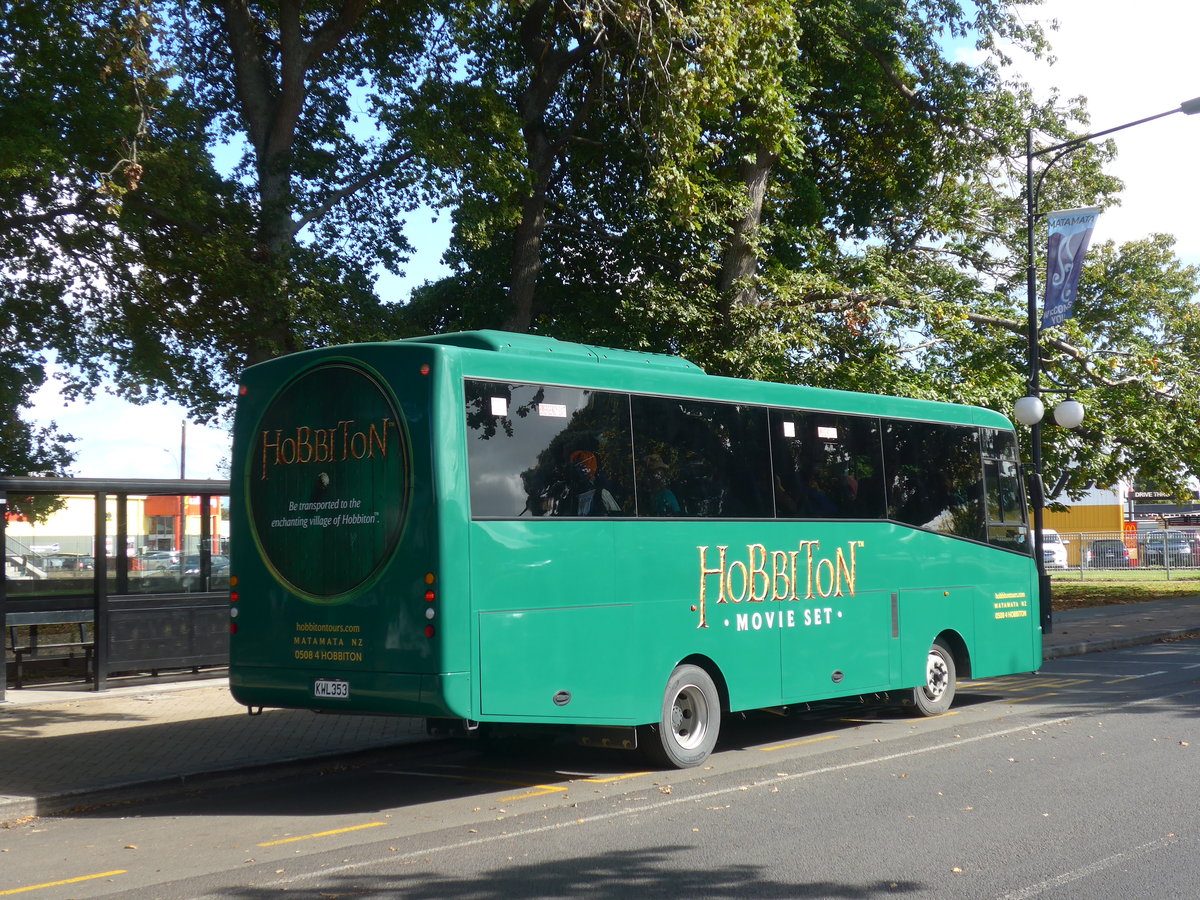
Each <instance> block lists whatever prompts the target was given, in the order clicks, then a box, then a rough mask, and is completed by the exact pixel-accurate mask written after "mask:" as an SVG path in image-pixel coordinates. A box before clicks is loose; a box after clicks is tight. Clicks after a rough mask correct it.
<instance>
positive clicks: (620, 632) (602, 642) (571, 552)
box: [470, 520, 637, 722]
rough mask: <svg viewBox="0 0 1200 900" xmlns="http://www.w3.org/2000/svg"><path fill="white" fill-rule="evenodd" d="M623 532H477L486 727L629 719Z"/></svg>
mask: <svg viewBox="0 0 1200 900" xmlns="http://www.w3.org/2000/svg"><path fill="white" fill-rule="evenodd" d="M617 526H618V523H615V522H607V521H597V520H575V521H572V520H552V521H546V520H541V521H528V520H527V521H518V522H512V521H509V522H486V521H480V522H475V523H473V524H472V526H471V529H470V531H471V538H470V540H471V554H470V560H471V573H470V574H471V591H472V604H473V609H474V615H475V625H476V628H477V635H478V637H477V639H478V650H477V653H478V656H477V671H478V673H479V702H480V717H481V718H482V719H484V720H489V719H490V720H506V721H537V720H541V719H544V718H552V719H555V720H558V721H563V722H567V721H572V722H596V721H631V720H630V719H629V716H630V709H631V705H632V704H633V695H632V686H633V684H634V677H635V675H634V671H633V666H634V661H633V656H634V652H635V648H636V645H637V640H636V636H635V634H634V633H633V628H634V615H633V607H632V605H631V603H630V595H629V594H625V595H621V593H620V592H619V591H618V590H617V575H618V573H617V565H616V562H617V561H616V558H615V556H614V552H613V542H614V528H615V527H617ZM556 698H557V699H558V701H559V702H558V703H556V702H555V699H556Z"/></svg>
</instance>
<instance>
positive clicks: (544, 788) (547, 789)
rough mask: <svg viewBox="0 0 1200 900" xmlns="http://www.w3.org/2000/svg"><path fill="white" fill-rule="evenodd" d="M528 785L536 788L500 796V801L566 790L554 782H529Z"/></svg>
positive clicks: (506, 801)
mask: <svg viewBox="0 0 1200 900" xmlns="http://www.w3.org/2000/svg"><path fill="white" fill-rule="evenodd" d="M528 786H529V787H531V788H537V790H534V791H529V792H528V793H526V794H513V795H512V796H511V797H501V798H500V802H501V803H510V802H512V801H513V800H529V799H530V798H532V797H545V796H546V795H547V794H564V793H566V791H567V789H566V788H565V787H559V786H558V785H556V784H531V785H528Z"/></svg>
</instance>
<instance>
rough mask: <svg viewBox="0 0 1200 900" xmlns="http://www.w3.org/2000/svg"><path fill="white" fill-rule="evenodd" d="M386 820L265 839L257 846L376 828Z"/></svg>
mask: <svg viewBox="0 0 1200 900" xmlns="http://www.w3.org/2000/svg"><path fill="white" fill-rule="evenodd" d="M386 824H387V822H367V823H366V824H365V825H351V826H350V827H349V828H335V829H333V830H332V831H318V832H317V833H316V834H301V835H298V836H297V837H290V838H281V839H280V840H278V841H266V842H264V843H262V844H259V845H258V846H259V847H278V846H279V845H280V844H293V843H295V842H296V841H307V840H310V839H312V838H322V837H330V836H331V835H335V834H346V833H348V832H351V831H362V830H363V829H364V828H378V827H379V826H380V825H386Z"/></svg>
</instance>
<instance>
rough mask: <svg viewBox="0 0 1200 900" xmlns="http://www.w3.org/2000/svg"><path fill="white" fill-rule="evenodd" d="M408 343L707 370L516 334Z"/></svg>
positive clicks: (657, 356)
mask: <svg viewBox="0 0 1200 900" xmlns="http://www.w3.org/2000/svg"><path fill="white" fill-rule="evenodd" d="M405 340H406V341H408V342H414V343H428V344H447V345H449V346H453V347H463V348H466V349H468V350H492V351H495V352H497V353H520V354H523V355H526V356H540V357H543V358H546V357H549V356H554V357H556V358H558V359H570V360H575V361H579V362H597V363H604V364H606V365H613V364H617V365H626V366H635V367H637V368H643V369H645V368H652V369H667V370H669V371H673V372H692V373H694V374H697V375H703V374H704V370H703V369H701V368H700V367H699V366H698V365H696V364H695V363H693V362H689V361H688V360H686V359H684V358H683V357H682V356H669V355H667V354H665V353H650V352H649V351H643V350H616V349H614V348H611V347H593V346H589V345H587V344H573V343H571V342H570V341H560V340H559V339H558V338H552V337H546V336H544V335H540V334H514V333H510V332H507V331H487V330H483V331H459V332H455V333H451V334H431V335H428V336H426V337H414V338H406V339H405Z"/></svg>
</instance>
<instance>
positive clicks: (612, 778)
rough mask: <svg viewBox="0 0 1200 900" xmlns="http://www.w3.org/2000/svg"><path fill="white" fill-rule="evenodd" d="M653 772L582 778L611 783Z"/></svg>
mask: <svg viewBox="0 0 1200 900" xmlns="http://www.w3.org/2000/svg"><path fill="white" fill-rule="evenodd" d="M652 774H653V773H652V772H630V773H629V774H628V775H609V776H608V777H607V778H581V779H580V781H586V782H588V783H589V784H610V783H612V782H614V781H624V780H625V779H626V778H638V777H640V776H642V775H652Z"/></svg>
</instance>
